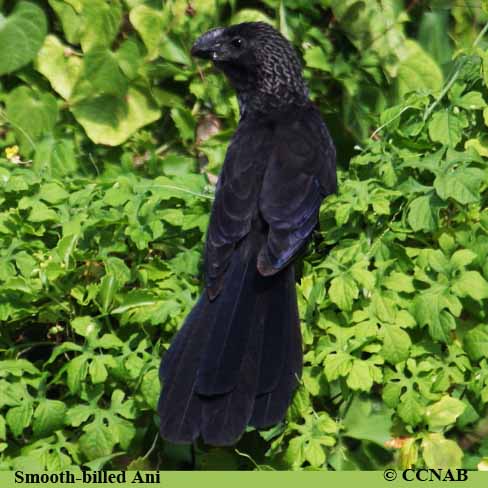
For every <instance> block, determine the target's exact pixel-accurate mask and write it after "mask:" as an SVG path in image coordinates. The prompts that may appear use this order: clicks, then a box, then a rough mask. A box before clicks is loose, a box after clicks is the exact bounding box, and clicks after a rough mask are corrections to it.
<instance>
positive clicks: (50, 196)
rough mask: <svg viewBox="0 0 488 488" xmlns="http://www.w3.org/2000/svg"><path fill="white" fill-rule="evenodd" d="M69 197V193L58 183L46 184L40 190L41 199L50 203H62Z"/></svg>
mask: <svg viewBox="0 0 488 488" xmlns="http://www.w3.org/2000/svg"><path fill="white" fill-rule="evenodd" d="M68 197H69V193H68V192H67V191H66V190H65V189H64V188H63V187H62V186H60V185H59V184H58V183H54V182H51V183H45V184H43V185H42V186H41V188H40V190H39V198H40V199H41V200H44V201H45V202H48V203H61V202H63V201H64V200H66V199H67V198H68Z"/></svg>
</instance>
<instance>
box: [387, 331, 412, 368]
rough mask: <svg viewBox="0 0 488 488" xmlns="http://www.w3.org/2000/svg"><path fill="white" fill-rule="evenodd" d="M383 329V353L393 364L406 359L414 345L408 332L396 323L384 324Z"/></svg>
mask: <svg viewBox="0 0 488 488" xmlns="http://www.w3.org/2000/svg"><path fill="white" fill-rule="evenodd" d="M381 330H382V335H383V348H382V349H381V355H382V356H383V357H384V358H385V359H386V360H387V361H389V362H390V363H392V364H397V363H399V362H401V361H405V360H406V359H407V358H408V355H409V352H410V346H411V345H412V341H411V340H410V336H409V335H408V333H407V332H405V331H404V330H403V329H401V328H400V327H398V326H396V325H384V326H383V327H382V329H381Z"/></svg>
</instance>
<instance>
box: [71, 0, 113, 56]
mask: <svg viewBox="0 0 488 488" xmlns="http://www.w3.org/2000/svg"><path fill="white" fill-rule="evenodd" d="M81 5H82V12H81V13H82V20H83V23H82V27H81V29H80V30H81V36H80V42H81V47H82V48H83V51H84V52H87V51H89V50H90V49H91V48H93V47H95V46H103V47H108V46H110V45H111V44H112V42H113V41H114V39H115V37H116V36H117V34H118V32H119V26H120V23H121V22H122V5H121V3H120V0H111V1H110V2H106V1H105V0H85V1H84V2H83V3H82V4H81ZM81 5H80V6H81Z"/></svg>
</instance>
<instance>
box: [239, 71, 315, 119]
mask: <svg viewBox="0 0 488 488" xmlns="http://www.w3.org/2000/svg"><path fill="white" fill-rule="evenodd" d="M237 99H238V100H239V109H240V112H241V116H244V115H245V114H247V113H250V112H253V113H254V112H260V113H266V114H269V113H273V112H282V111H284V110H287V109H288V108H291V107H293V106H303V105H305V104H306V103H307V101H308V89H307V87H306V85H305V83H303V82H302V83H301V84H297V85H291V86H290V85H285V84H282V83H280V82H276V83H273V80H267V81H266V83H257V84H256V86H255V87H253V89H252V90H246V89H240V90H239V89H238V90H237Z"/></svg>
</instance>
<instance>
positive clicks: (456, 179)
mask: <svg viewBox="0 0 488 488" xmlns="http://www.w3.org/2000/svg"><path fill="white" fill-rule="evenodd" d="M484 179H485V175H484V173H483V171H481V170H479V169H476V168H464V167H460V168H458V169H456V170H454V171H450V172H449V173H444V174H440V175H438V176H437V178H436V179H435V181H434V187H435V189H436V192H437V194H438V195H439V196H440V197H441V198H442V199H443V200H447V199H448V198H453V199H454V200H457V201H458V202H459V203H462V204H468V203H474V202H478V201H479V199H480V187H481V184H482V183H483V180H484Z"/></svg>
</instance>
